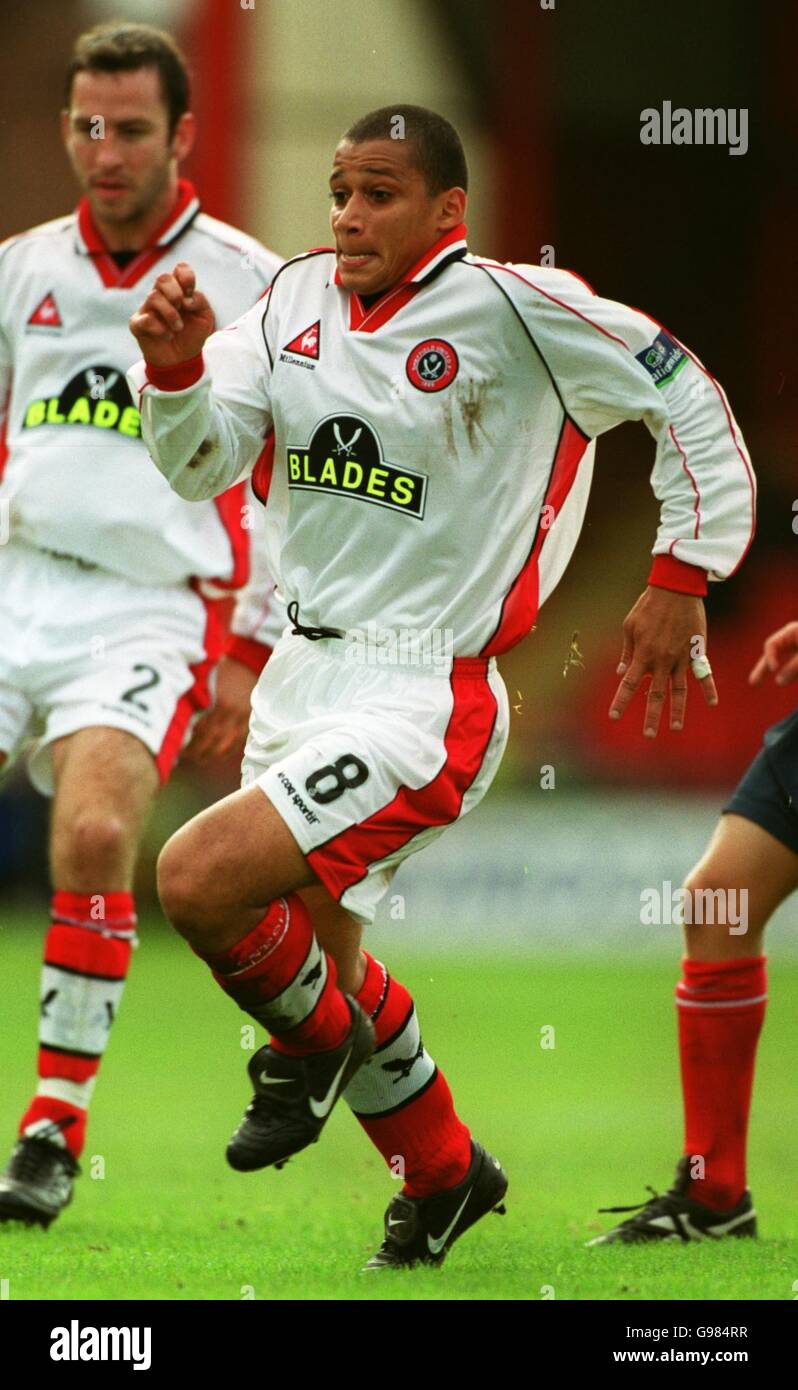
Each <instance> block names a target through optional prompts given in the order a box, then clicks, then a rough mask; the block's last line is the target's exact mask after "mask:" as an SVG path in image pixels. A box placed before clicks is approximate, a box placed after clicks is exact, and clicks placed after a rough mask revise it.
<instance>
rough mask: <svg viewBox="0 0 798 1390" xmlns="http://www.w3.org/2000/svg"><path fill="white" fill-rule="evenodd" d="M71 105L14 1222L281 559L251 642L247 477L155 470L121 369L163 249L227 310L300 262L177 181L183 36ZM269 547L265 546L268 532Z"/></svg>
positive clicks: (225, 727) (13, 338)
mask: <svg viewBox="0 0 798 1390" xmlns="http://www.w3.org/2000/svg"><path fill="white" fill-rule="evenodd" d="M67 108H68V109H67V110H65V111H64V113H63V136H64V142H65V145H66V149H67V152H68V154H69V157H70V160H71V163H72V167H73V169H74V171H75V174H76V176H77V178H78V181H79V183H80V185H81V187H82V189H83V192H84V196H83V198H82V199H81V201H80V203H79V206H78V209H77V211H76V213H74V214H72V215H70V216H67V217H61V218H58V219H56V220H55V221H53V222H48V223H46V224H45V225H43V226H41V227H35V228H34V229H33V230H32V231H29V232H26V233H24V234H23V235H21V236H17V237H13V238H12V239H11V240H10V241H7V242H6V243H5V244H4V245H3V246H2V248H0V402H2V403H3V405H4V407H5V409H4V414H5V426H4V434H3V438H4V447H3V450H2V462H1V463H0V475H1V477H2V481H0V507H1V508H2V517H3V522H4V531H3V540H4V542H7V543H4V544H3V545H2V546H0V590H1V591H2V595H3V603H2V610H0V764H3V763H6V764H8V763H9V762H10V760H11V759H12V758H13V757H14V756H15V754H16V753H18V752H19V751H20V750H21V749H22V748H23V747H24V746H25V745H26V744H27V743H28V742H29V740H30V738H31V737H32V736H38V739H39V741H38V744H37V745H36V748H35V751H34V755H33V758H32V761H31V775H32V778H33V781H34V783H35V785H36V786H37V787H38V788H39V789H40V790H42V791H44V792H53V791H54V803H53V815H52V832H51V844H50V858H51V867H52V880H53V890H54V896H53V902H52V924H51V927H50V931H49V933H48V935H47V940H46V947H45V964H44V971H43V977H42V996H41V1022H40V1033H39V1043H40V1047H39V1084H38V1087H37V1090H36V1094H35V1096H34V1098H33V1100H32V1101H31V1103H30V1105H29V1106H28V1109H27V1110H26V1112H25V1114H24V1116H23V1118H22V1121H21V1124H20V1135H21V1137H20V1141H19V1143H18V1145H17V1147H16V1149H15V1151H14V1154H13V1156H12V1159H11V1162H10V1164H9V1166H8V1168H7V1170H6V1173H5V1174H4V1175H3V1176H2V1177H0V1220H2V1219H6V1220H21V1221H26V1222H40V1223H41V1224H43V1225H46V1224H47V1223H48V1222H49V1221H50V1220H52V1218H53V1217H54V1216H56V1215H57V1214H58V1212H59V1211H60V1210H61V1208H62V1207H63V1206H64V1205H65V1204H66V1202H67V1201H68V1200H69V1198H70V1196H71V1192H72V1186H73V1180H74V1177H75V1174H76V1172H77V1159H78V1156H79V1154H80V1151H81V1148H82V1146H83V1142H84V1134H85V1127H86V1112H87V1108H88V1103H89V1098H90V1095H91V1091H92V1088H93V1085H94V1080H95V1075H96V1072H97V1069H98V1066H99V1059H100V1056H101V1054H102V1052H103V1050H104V1047H105V1044H106V1040H107V1037H108V1034H109V1030H110V1026H111V1023H112V1021H113V1018H114V1015H115V1013H116V1009H117V1007H118V1004H119V999H120V996H121V993H122V989H123V987H124V980H125V975H126V973H127V968H128V963H129V960H130V954H131V949H132V946H133V944H134V943H135V924H136V916H135V907H134V902H133V897H132V891H131V890H132V880H133V870H134V865H135V860H136V856H137V850H138V844H139V839H140V834H141V831H142V828H143V825H144V822H145V819H146V817H147V815H148V812H149V810H150V807H151V805H152V802H153V798H154V796H155V793H156V791H157V790H158V787H159V785H160V784H161V783H163V782H164V781H165V780H166V779H167V777H168V776H169V774H170V771H171V769H172V767H173V766H174V763H175V761H176V759H177V757H178V756H179V754H180V751H181V748H182V747H183V745H184V744H185V742H186V740H187V738H188V737H189V736H190V733H191V730H192V727H193V725H194V722H195V720H196V718H197V716H198V715H199V714H201V713H202V711H204V710H207V709H208V707H209V705H210V703H211V699H212V691H213V682H214V679H215V674H216V673H215V670H214V668H215V666H216V663H217V662H218V660H219V658H220V656H221V655H222V653H223V651H224V649H225V646H227V647H228V649H229V653H230V654H229V656H228V657H227V658H226V660H225V662H223V664H222V667H221V668H220V672H219V675H220V688H219V706H220V708H219V711H218V713H217V712H216V711H214V713H213V714H211V715H209V716H208V718H207V725H206V727H205V728H204V729H202V725H200V728H201V729H202V736H201V748H202V750H204V752H205V753H212V752H219V751H224V749H225V748H226V747H227V746H229V744H230V743H231V741H232V739H233V737H234V735H235V731H236V729H237V728H238V727H239V726H240V724H241V717H242V711H243V712H244V713H245V716H246V717H248V713H249V696H250V692H251V688H252V685H253V684H254V681H255V679H256V672H259V671H260V669H262V666H263V663H264V660H265V658H266V656H267V654H268V645H267V642H268V636H269V626H268V615H267V613H266V611H265V608H264V604H265V603H267V602H268V589H267V586H266V580H265V577H263V576H262V575H260V570H261V568H262V566H261V565H259V567H258V568H259V587H260V592H255V584H254V579H255V576H254V575H253V585H252V586H251V588H250V590H249V591H247V592H246V593H244V595H243V599H242V601H241V602H240V604H239V607H238V610H237V613H236V619H235V621H234V624H233V631H234V633H237V634H238V635H237V637H234V638H233V640H232V642H230V641H229V640H228V634H227V631H226V625H225V623H224V621H223V617H222V613H223V605H224V595H228V596H230V595H233V594H234V593H235V592H236V591H239V592H242V590H241V586H242V585H243V584H245V583H246V581H247V578H248V574H249V569H250V548H251V547H250V530H249V529H248V524H249V522H250V521H251V520H252V518H253V517H254V516H255V515H256V513H255V507H256V505H257V504H256V503H255V499H254V498H252V497H251V494H250V495H247V493H246V492H245V490H244V487H243V486H241V487H238V488H233V489H232V490H231V491H228V492H226V493H224V495H223V496H220V497H217V498H216V500H215V501H207V502H202V503H200V504H199V505H198V506H192V505H191V504H189V503H188V502H184V501H183V500H182V499H181V498H179V497H177V496H175V494H174V492H172V491H171V489H170V488H169V487H168V485H167V484H166V483H165V482H164V480H163V479H162V478H161V477H159V476H158V474H157V473H156V471H155V470H154V469H153V467H152V464H151V463H150V460H149V459H148V457H147V451H146V448H145V447H144V444H143V443H142V441H141V438H140V428H139V415H138V410H137V408H136V406H135V404H134V401H133V399H132V398H131V396H130V393H129V390H128V387H127V383H126V380H125V372H126V370H127V368H128V367H129V366H130V364H131V362H132V361H133V360H134V358H135V355H136V353H135V344H134V343H133V341H132V339H131V337H130V333H129V331H128V326H127V325H128V319H129V317H130V314H131V311H132V310H133V308H134V307H135V306H136V304H137V303H138V302H139V301H140V298H141V295H142V292H143V287H144V286H147V285H150V284H152V280H153V276H154V274H155V272H156V270H157V267H158V266H159V263H161V262H162V260H163V257H164V256H170V257H173V256H174V255H176V254H179V255H185V256H190V257H191V259H192V261H193V262H194V263H196V264H197V266H198V267H200V266H201V267H202V269H201V272H200V273H201V274H202V276H203V282H204V283H206V284H207V287H208V294H209V300H210V303H211V305H212V306H213V312H214V314H215V315H216V319H217V321H218V322H219V323H229V322H230V321H231V320H232V319H234V318H236V317H237V316H238V315H239V314H241V313H242V312H243V311H244V310H245V309H246V308H248V307H250V306H251V305H252V304H254V303H255V302H256V300H257V299H258V298H259V297H260V296H261V295H262V294H263V292H264V290H265V288H266V286H267V285H268V284H269V282H270V280H271V278H272V276H273V274H274V272H275V270H276V269H277V267H278V265H279V264H280V261H279V259H278V258H277V257H276V256H274V255H273V254H272V253H270V252H268V251H265V250H264V249H263V247H261V246H260V245H259V244H258V243H257V242H256V241H253V240H252V239H251V238H250V237H246V236H245V235H244V234H243V233H241V232H239V231H237V230H236V229H235V228H233V227H228V226H227V225H225V224H224V223H221V222H218V221H216V220H215V219H214V218H212V217H208V216H206V215H205V214H204V213H202V212H200V209H199V201H198V199H197V195H196V193H195V192H194V189H193V188H192V186H191V185H190V184H189V183H188V182H186V181H185V180H182V179H181V180H179V179H178V165H179V163H180V161H181V160H182V159H183V158H184V157H185V156H186V155H187V154H188V153H189V151H190V149H191V146H192V143H193V138H194V124H193V117H192V115H191V114H190V112H189V111H188V83H187V76H186V71H185V66H184V63H183V59H182V57H181V55H180V53H179V51H178V50H177V49H176V47H175V45H174V43H173V41H172V40H171V39H170V38H169V36H168V35H165V34H162V33H160V32H159V31H157V30H154V29H149V28H146V27H145V28H141V27H137V26H131V25H122V26H119V25H115V26H114V25H111V26H106V27H105V28H100V29H98V30H93V31H90V32H89V33H88V34H86V35H84V36H82V38H80V39H79V40H78V42H77V45H76V49H75V54H74V57H73V60H72V62H71V64H70V67H69V70H68V75H67ZM259 510H260V509H259V508H258V511H259ZM252 550H253V552H254V558H256V559H259V560H260V558H261V553H262V552H263V544H262V540H261V544H260V547H259V550H258V547H256V546H253V547H252ZM228 602H229V600H228ZM253 668H256V669H253Z"/></svg>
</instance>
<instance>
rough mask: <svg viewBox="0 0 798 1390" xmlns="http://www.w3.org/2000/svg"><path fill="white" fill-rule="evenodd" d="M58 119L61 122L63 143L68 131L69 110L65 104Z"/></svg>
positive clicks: (67, 137) (66, 138)
mask: <svg viewBox="0 0 798 1390" xmlns="http://www.w3.org/2000/svg"><path fill="white" fill-rule="evenodd" d="M58 119H59V121H60V122H61V139H62V140H63V142H64V144H66V142H67V140H68V139H69V131H70V126H69V111H68V110H67V108H66V106H65V107H63V109H62V110H61V112H60V114H59V118H58Z"/></svg>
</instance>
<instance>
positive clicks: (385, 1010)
mask: <svg viewBox="0 0 798 1390" xmlns="http://www.w3.org/2000/svg"><path fill="white" fill-rule="evenodd" d="M364 954H365V955H366V961H367V965H366V978H365V980H364V981H363V985H362V988H361V989H360V992H359V993H358V994H357V996H356V998H357V1002H358V1003H359V1004H360V1006H361V1008H363V1009H364V1010H365V1011H366V1013H367V1014H369V1015H370V1017H371V1021H372V1023H373V1024H374V1028H375V1030H376V1034H377V1051H376V1052H375V1053H374V1056H373V1057H372V1058H371V1059H370V1061H368V1062H367V1063H366V1064H365V1065H364V1066H362V1067H361V1068H360V1070H359V1071H358V1072H357V1073H356V1075H355V1076H354V1078H353V1079H352V1081H350V1083H349V1085H348V1086H347V1088H346V1091H345V1092H344V1098H345V1100H346V1102H347V1104H348V1105H349V1106H350V1107H351V1109H352V1111H353V1113H354V1115H355V1116H356V1118H357V1119H358V1120H359V1122H360V1124H361V1125H362V1126H363V1128H364V1130H365V1131H366V1134H367V1135H368V1137H369V1139H370V1140H371V1142H372V1144H374V1145H375V1147H376V1148H378V1149H379V1151H380V1153H381V1154H382V1156H383V1158H384V1159H385V1162H386V1163H387V1164H388V1165H389V1167H390V1168H391V1169H392V1171H394V1172H401V1173H403V1174H404V1179H405V1182H404V1187H403V1189H402V1191H403V1192H404V1193H405V1194H406V1195H407V1196H408V1197H428V1196H429V1195H430V1193H432V1192H440V1191H442V1189H444V1188H446V1187H454V1186H456V1184H457V1183H459V1182H462V1180H463V1178H464V1177H465V1175H466V1173H467V1172H468V1168H469V1165H470V1163H471V1136H470V1134H469V1131H468V1129H467V1128H466V1126H465V1125H464V1124H463V1122H462V1120H460V1119H458V1117H457V1114H456V1112H455V1109H454V1102H453V1101H452V1093H451V1091H450V1090H449V1087H448V1085H447V1083H446V1078H445V1077H444V1076H443V1074H442V1072H440V1071H438V1068H437V1067H436V1066H435V1063H434V1062H433V1060H432V1058H431V1057H430V1055H429V1053H428V1052H427V1051H426V1050H425V1048H424V1045H423V1043H422V1041H421V1035H420V1033H419V1028H418V1022H417V1019H416V1011H415V1007H414V1005H413V1000H412V999H411V997H410V994H409V993H408V991H407V990H406V989H405V987H404V985H400V984H399V982H398V980H393V979H391V977H390V975H389V974H388V972H387V971H386V969H385V966H384V965H381V964H380V962H379V961H377V960H374V958H373V956H370V955H368V953H367V952H366V953H364ZM400 1162H401V1167H400V1166H399V1164H400Z"/></svg>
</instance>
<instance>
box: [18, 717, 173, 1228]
mask: <svg viewBox="0 0 798 1390" xmlns="http://www.w3.org/2000/svg"><path fill="white" fill-rule="evenodd" d="M52 759H53V773H54V781H55V798H54V803H53V812H52V826H51V836H50V863H51V873H52V884H53V890H54V892H53V900H52V922H51V925H50V929H49V932H48V935H47V940H46V944H45V952H44V967H43V972H42V994H41V1012H40V1024H39V1055H38V1072H39V1083H38V1086H37V1090H36V1094H35V1096H34V1097H33V1099H32V1100H31V1103H30V1105H29V1106H28V1108H27V1110H26V1112H25V1114H24V1115H23V1117H22V1120H21V1122H20V1135H21V1139H20V1145H19V1146H18V1149H17V1150H16V1151H15V1154H14V1156H13V1157H12V1160H11V1164H10V1165H9V1169H8V1171H7V1173H6V1175H5V1176H4V1177H3V1178H0V1219H3V1218H5V1219H13V1220H22V1221H27V1222H34V1221H35V1222H39V1223H40V1224H42V1225H47V1224H49V1222H50V1221H51V1220H52V1219H53V1217H54V1216H56V1215H57V1214H58V1212H59V1211H60V1210H61V1209H62V1208H63V1207H64V1206H65V1205H66V1204H67V1202H68V1201H69V1200H70V1197H71V1192H72V1184H73V1180H74V1177H75V1174H76V1173H77V1171H78V1169H77V1159H78V1157H79V1155H80V1153H81V1150H82V1148H83V1144H84V1140H85V1131H86V1119H87V1112H88V1106H89V1101H90V1098H91V1094H92V1091H93V1088H94V1084H95V1080H96V1075H97V1071H98V1068H99V1065H100V1059H101V1056H102V1053H103V1051H104V1049H105V1045H106V1042H107V1039H108V1036H109V1033H110V1029H111V1025H112V1023H113V1020H114V1017H115V1015H116V1011H117V1009H118V1006H119V1001H120V999H121V995H122V991H123V989H124V984H125V978H126V976H127V971H128V966H129V964H130V956H131V951H132V947H133V943H134V941H135V928H136V914H135V906H134V902H133V896H132V886H133V872H134V867H135V861H136V855H137V852H138V846H139V841H140V837H141V832H142V829H143V826H144V822H145V820H146V817H147V815H148V813H149V811H150V808H151V806H152V802H153V798H154V796H155V793H156V791H157V789H158V774H157V771H156V767H155V762H154V760H153V757H152V754H151V753H150V752H149V751H148V750H147V749H146V748H145V746H144V744H143V743H141V742H140V741H139V740H138V739H137V738H135V737H133V736H132V735H131V734H128V733H125V732H123V731H122V730H118V729H112V728H104V727H101V728H100V727H98V728H86V729H81V730H79V731H78V732H77V733H74V734H71V735H69V736H68V737H66V738H62V739H59V740H57V742H55V743H54V744H53V747H52Z"/></svg>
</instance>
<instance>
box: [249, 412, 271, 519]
mask: <svg viewBox="0 0 798 1390" xmlns="http://www.w3.org/2000/svg"><path fill="white" fill-rule="evenodd" d="M274 444H275V441H274V430H271V431H270V432H269V434H267V436H266V442H265V444H264V445H263V448H262V449H261V451H260V453H259V454H258V457H257V459H256V460H255V467H254V468H253V470H252V479H251V482H252V491H253V492H254V494H255V496H256V497H257V499H258V501H259V502H262V503H263V505H264V507H265V506H266V503H267V502H268V500H269V488H270V487H271V485H272V474H273V472H274Z"/></svg>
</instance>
